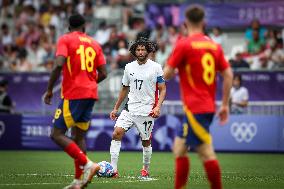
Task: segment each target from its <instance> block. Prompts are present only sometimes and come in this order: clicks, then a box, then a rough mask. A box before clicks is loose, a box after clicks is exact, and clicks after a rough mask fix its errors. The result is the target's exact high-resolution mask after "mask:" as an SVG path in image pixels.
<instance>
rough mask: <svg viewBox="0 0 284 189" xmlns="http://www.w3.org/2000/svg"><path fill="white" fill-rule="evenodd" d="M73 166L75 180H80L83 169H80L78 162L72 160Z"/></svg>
mask: <svg viewBox="0 0 284 189" xmlns="http://www.w3.org/2000/svg"><path fill="white" fill-rule="evenodd" d="M74 165H75V179H80V177H81V175H82V174H83V169H81V168H80V164H79V161H78V160H77V159H75V160H74Z"/></svg>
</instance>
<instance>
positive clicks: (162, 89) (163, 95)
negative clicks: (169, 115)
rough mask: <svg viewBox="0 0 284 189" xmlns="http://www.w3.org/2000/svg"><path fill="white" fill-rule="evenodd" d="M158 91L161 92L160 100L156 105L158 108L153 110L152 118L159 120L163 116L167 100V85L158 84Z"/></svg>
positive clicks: (163, 83)
mask: <svg viewBox="0 0 284 189" xmlns="http://www.w3.org/2000/svg"><path fill="white" fill-rule="evenodd" d="M163 80H164V79H163ZM158 90H159V100H158V103H157V105H156V107H155V108H154V109H153V112H152V114H150V115H151V116H152V117H154V118H157V117H159V116H160V114H161V107H162V104H163V102H164V100H165V98H166V83H165V81H164V82H160V83H159V82H158Z"/></svg>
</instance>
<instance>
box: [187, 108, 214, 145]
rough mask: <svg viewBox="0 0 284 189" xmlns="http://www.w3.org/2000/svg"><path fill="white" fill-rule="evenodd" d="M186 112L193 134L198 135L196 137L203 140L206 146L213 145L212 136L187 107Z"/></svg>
mask: <svg viewBox="0 0 284 189" xmlns="http://www.w3.org/2000/svg"><path fill="white" fill-rule="evenodd" d="M184 110H185V113H186V116H187V119H188V121H189V123H190V125H191V127H192V130H193V132H194V133H195V134H196V136H197V137H198V138H199V139H200V140H202V141H203V142H204V143H205V144H211V143H212V138H211V135H210V134H209V133H208V132H207V130H206V129H204V128H203V127H202V125H200V123H199V122H198V121H197V120H196V119H195V117H194V116H193V114H192V112H191V111H190V110H189V109H187V107H186V106H184Z"/></svg>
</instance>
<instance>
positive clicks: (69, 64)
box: [67, 56, 72, 75]
mask: <svg viewBox="0 0 284 189" xmlns="http://www.w3.org/2000/svg"><path fill="white" fill-rule="evenodd" d="M67 68H68V71H69V73H70V75H72V71H71V62H70V56H68V57H67Z"/></svg>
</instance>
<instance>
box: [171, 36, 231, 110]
mask: <svg viewBox="0 0 284 189" xmlns="http://www.w3.org/2000/svg"><path fill="white" fill-rule="evenodd" d="M167 64H168V65H169V66H171V67H173V68H178V71H179V77H180V87H181V95H182V99H183V103H184V105H185V106H186V107H187V108H188V109H189V110H190V111H191V112H192V113H195V114H199V113H212V112H215V93H216V73H217V72H218V71H223V70H225V69H226V68H228V67H229V63H228V62H227V61H226V60H225V57H224V53H223V50H222V48H221V46H220V45H218V44H216V43H215V42H213V41H212V40H211V39H210V38H209V37H207V36H206V35H204V34H195V35H192V36H189V37H186V38H184V39H181V40H180V41H178V42H177V44H176V47H175V49H174V51H173V53H172V55H171V56H170V57H169V60H168V63H167Z"/></svg>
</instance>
